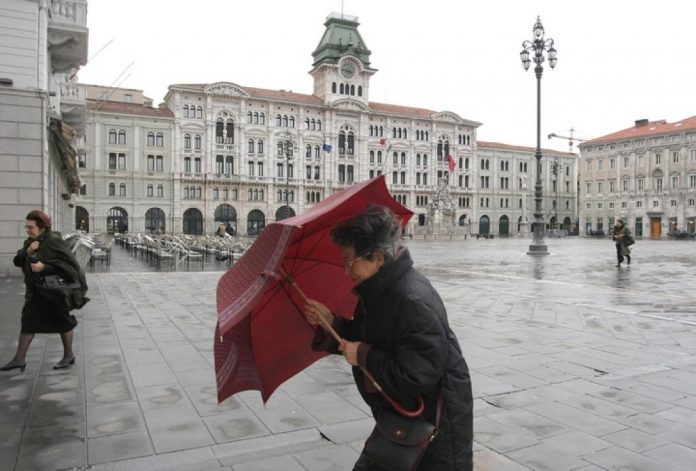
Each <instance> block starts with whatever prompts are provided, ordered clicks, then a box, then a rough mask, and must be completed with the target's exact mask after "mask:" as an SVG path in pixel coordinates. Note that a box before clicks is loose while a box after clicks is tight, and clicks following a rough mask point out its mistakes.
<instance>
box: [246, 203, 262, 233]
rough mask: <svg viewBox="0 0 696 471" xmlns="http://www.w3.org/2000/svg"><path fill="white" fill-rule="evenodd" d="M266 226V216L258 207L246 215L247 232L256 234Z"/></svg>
mask: <svg viewBox="0 0 696 471" xmlns="http://www.w3.org/2000/svg"><path fill="white" fill-rule="evenodd" d="M265 226H266V217H265V216H264V215H263V213H262V212H261V211H259V210H258V209H254V210H251V211H250V212H249V214H248V215H247V234H248V235H251V236H255V235H258V233H259V232H261V230H262V229H263V228H264V227H265Z"/></svg>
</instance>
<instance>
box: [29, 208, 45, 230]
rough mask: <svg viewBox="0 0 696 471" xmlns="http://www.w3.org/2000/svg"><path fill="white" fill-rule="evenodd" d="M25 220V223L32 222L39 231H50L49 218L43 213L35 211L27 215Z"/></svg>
mask: <svg viewBox="0 0 696 471" xmlns="http://www.w3.org/2000/svg"><path fill="white" fill-rule="evenodd" d="M25 219H26V220H27V221H34V222H35V223H36V226H37V227H38V228H39V229H44V230H47V231H50V230H51V217H50V216H49V215H48V214H46V213H44V212H43V211H40V210H38V209H35V210H34V211H31V212H30V213H29V214H27V217H26V218H25Z"/></svg>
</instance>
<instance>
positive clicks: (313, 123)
mask: <svg viewBox="0 0 696 471" xmlns="http://www.w3.org/2000/svg"><path fill="white" fill-rule="evenodd" d="M316 128H317V122H316V120H314V119H313V120H312V130H315V129H316Z"/></svg>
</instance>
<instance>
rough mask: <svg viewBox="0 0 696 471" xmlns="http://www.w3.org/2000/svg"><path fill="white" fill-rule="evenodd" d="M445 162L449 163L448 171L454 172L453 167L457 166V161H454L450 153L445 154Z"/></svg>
mask: <svg viewBox="0 0 696 471" xmlns="http://www.w3.org/2000/svg"><path fill="white" fill-rule="evenodd" d="M447 162H448V163H449V169H450V173H452V172H454V167H456V166H457V163H456V162H455V161H454V157H452V154H450V155H448V156H447Z"/></svg>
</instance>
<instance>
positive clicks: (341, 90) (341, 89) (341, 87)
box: [339, 84, 344, 95]
mask: <svg viewBox="0 0 696 471" xmlns="http://www.w3.org/2000/svg"><path fill="white" fill-rule="evenodd" d="M339 89H340V93H341V95H343V89H344V87H343V84H341V86H340V87H339Z"/></svg>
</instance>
